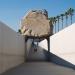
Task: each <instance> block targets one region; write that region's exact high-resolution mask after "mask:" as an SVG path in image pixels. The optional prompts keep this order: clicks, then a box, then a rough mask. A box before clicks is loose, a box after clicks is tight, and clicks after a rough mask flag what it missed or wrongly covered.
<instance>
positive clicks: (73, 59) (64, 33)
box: [40, 23, 75, 65]
mask: <svg viewBox="0 0 75 75" xmlns="http://www.w3.org/2000/svg"><path fill="white" fill-rule="evenodd" d="M40 46H41V47H43V48H45V49H46V50H47V42H46V40H44V41H42V42H41V43H40ZM50 52H51V53H53V54H55V55H56V56H58V57H59V58H62V59H64V60H66V61H67V62H70V63H72V64H74V65H75V23H74V24H72V25H71V26H68V27H66V28H64V29H63V30H61V31H60V32H58V33H56V34H55V35H53V36H51V37H50ZM57 62H58V61H57Z"/></svg>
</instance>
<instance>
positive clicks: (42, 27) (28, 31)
mask: <svg viewBox="0 0 75 75" xmlns="http://www.w3.org/2000/svg"><path fill="white" fill-rule="evenodd" d="M21 32H22V34H23V35H27V36H39V37H41V36H46V35H50V21H49V20H48V13H47V11H46V10H31V11H29V12H28V13H27V15H26V16H24V17H23V19H22V20H21Z"/></svg>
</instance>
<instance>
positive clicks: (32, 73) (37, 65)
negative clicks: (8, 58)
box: [2, 62, 75, 75]
mask: <svg viewBox="0 0 75 75" xmlns="http://www.w3.org/2000/svg"><path fill="white" fill-rule="evenodd" d="M2 75H75V70H72V69H70V68H65V67H62V66H58V65H56V64H53V63H50V62H27V63H24V64H22V65H20V66H18V67H15V68H14V69H11V70H9V71H7V72H5V73H3V74H2Z"/></svg>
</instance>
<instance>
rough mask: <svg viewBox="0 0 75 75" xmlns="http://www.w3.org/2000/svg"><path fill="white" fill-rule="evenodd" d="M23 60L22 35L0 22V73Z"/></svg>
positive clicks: (23, 43)
mask: <svg viewBox="0 0 75 75" xmlns="http://www.w3.org/2000/svg"><path fill="white" fill-rule="evenodd" d="M24 60H25V41H24V37H23V36H21V35H20V34H19V33H16V32H15V31H13V30H12V29H11V28H9V27H8V26H6V25H5V24H4V23H2V22H0V73H2V72H5V71H6V70H8V69H10V68H12V67H15V66H17V65H19V64H21V63H23V62H24Z"/></svg>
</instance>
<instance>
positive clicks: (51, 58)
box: [44, 50, 75, 70]
mask: <svg viewBox="0 0 75 75" xmlns="http://www.w3.org/2000/svg"><path fill="white" fill-rule="evenodd" d="M44 54H45V56H46V57H47V60H48V61H49V62H52V63H54V64H57V65H60V66H64V67H67V68H72V69H74V70H75V65H74V64H72V63H70V62H68V61H66V60H64V59H62V58H60V57H58V56H56V55H55V54H53V53H50V52H48V51H46V50H44Z"/></svg>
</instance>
